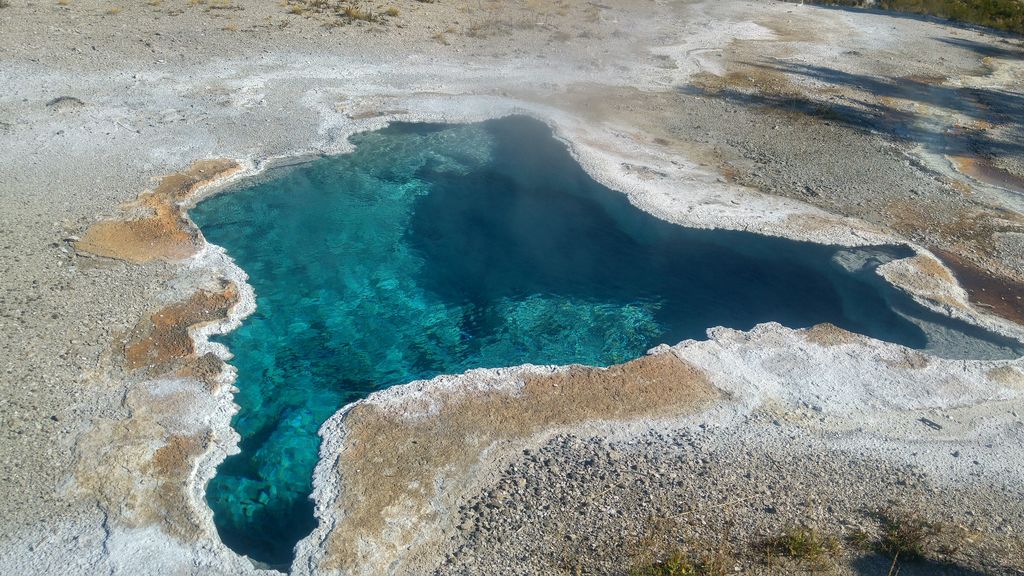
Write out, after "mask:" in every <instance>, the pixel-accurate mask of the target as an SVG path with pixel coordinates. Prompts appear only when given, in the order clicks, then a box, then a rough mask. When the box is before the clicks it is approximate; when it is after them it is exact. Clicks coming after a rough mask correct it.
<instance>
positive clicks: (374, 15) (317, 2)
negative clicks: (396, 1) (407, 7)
mask: <svg viewBox="0 0 1024 576" xmlns="http://www.w3.org/2000/svg"><path fill="white" fill-rule="evenodd" d="M282 5H283V6H284V7H285V8H286V10H287V12H288V13H289V14H293V15H296V16H305V17H311V18H319V19H322V20H324V21H325V22H324V24H325V25H326V26H338V25H342V24H348V23H356V22H385V21H387V20H388V19H390V18H397V17H398V16H399V15H400V14H401V11H400V10H399V9H398V8H396V7H394V6H370V5H369V4H368V3H365V2H360V1H359V0H285V1H284V2H283V3H282Z"/></svg>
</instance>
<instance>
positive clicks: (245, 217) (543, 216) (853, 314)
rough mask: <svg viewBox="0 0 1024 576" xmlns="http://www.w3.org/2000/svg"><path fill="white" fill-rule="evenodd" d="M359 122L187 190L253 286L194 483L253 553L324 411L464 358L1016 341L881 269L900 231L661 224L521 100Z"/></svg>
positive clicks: (284, 551) (296, 534)
mask: <svg viewBox="0 0 1024 576" xmlns="http://www.w3.org/2000/svg"><path fill="white" fill-rule="evenodd" d="M352 140H353V143H354V144H355V145H356V149H355V151H354V152H353V153H352V154H349V155H344V156H338V157H332V158H325V159H320V160H316V161H314V162H312V163H308V164H304V165H301V166H298V167H290V168H284V169H279V170H276V171H273V172H272V173H270V174H269V175H268V176H267V177H266V178H263V179H261V180H260V181H258V182H256V183H254V184H252V185H250V186H248V187H246V188H243V189H239V190H235V191H233V192H231V193H229V194H222V195H219V196H215V197H213V198H211V199H209V200H206V201H204V202H202V203H201V204H200V205H199V206H197V207H196V208H195V209H193V210H192V211H191V216H192V218H193V220H194V221H195V222H196V223H197V224H198V225H199V226H200V228H201V229H202V231H203V233H204V235H205V236H206V238H207V239H208V240H209V241H210V242H212V243H214V244H218V245H221V246H224V247H225V248H226V249H227V251H228V253H229V254H230V255H231V256H232V257H233V258H234V259H235V260H236V261H237V262H238V264H239V265H240V266H241V267H242V268H243V269H244V270H245V271H246V272H247V273H248V274H249V277H250V282H251V283H252V285H253V286H254V288H255V290H256V296H257V298H256V303H257V308H256V312H255V313H254V314H253V315H252V316H251V317H249V318H248V319H246V321H245V322H244V324H243V325H242V326H241V327H240V328H239V329H237V330H235V331H234V332H232V333H230V334H227V335H226V336H223V337H221V338H220V340H221V341H223V342H224V343H225V344H226V345H227V346H228V347H229V348H230V349H231V350H232V352H233V353H234V354H235V359H234V360H233V361H232V364H234V365H235V366H236V367H237V369H238V382H237V386H238V388H239V392H238V394H237V395H236V397H235V400H236V402H237V403H238V404H239V405H240V406H241V411H240V412H239V413H238V415H237V416H236V417H235V419H234V421H233V424H232V425H233V426H234V428H235V429H236V430H237V431H238V432H239V434H240V435H241V436H242V442H241V453H240V454H238V455H236V456H232V457H230V458H228V459H227V460H226V461H225V462H224V463H223V464H222V465H221V467H220V468H219V469H218V472H217V476H216V477H215V478H214V479H213V480H212V481H211V482H210V484H209V486H208V487H207V498H208V501H209V504H210V506H211V508H212V509H213V512H214V520H215V523H216V525H217V528H218V530H219V531H220V535H221V537H222V539H223V540H224V542H225V543H226V544H227V545H228V546H230V547H231V548H232V549H234V550H236V551H238V552H240V553H243V554H247V555H249V556H251V557H252V558H254V559H256V560H259V561H262V562H266V563H269V564H272V565H277V566H285V565H287V564H289V563H290V561H291V559H292V547H293V546H294V545H295V543H296V542H297V541H298V540H299V539H301V538H302V537H304V536H306V535H307V534H308V533H309V532H310V531H311V530H312V528H313V527H314V524H315V522H314V519H313V512H312V510H313V508H312V504H311V502H310V501H309V499H308V495H309V493H310V489H311V476H312V471H313V467H314V465H315V463H316V460H317V452H318V448H319V438H318V436H317V430H318V428H319V427H320V425H321V424H322V423H323V422H324V420H326V419H327V418H328V417H329V416H330V415H332V414H333V413H334V412H335V411H336V410H337V409H338V408H340V407H341V406H343V405H344V404H346V403H348V402H351V401H354V400H357V399H359V398H362V397H364V396H366V395H367V394H369V393H370V392H372V391H374V390H377V389H380V388H385V387H388V386H391V385H395V384H401V383H404V382H408V381H410V380H415V379H419V378H428V377H432V376H435V375H438V374H443V373H459V372H462V371H464V370H466V369H469V368H476V367H498V366H511V365H517V364H522V363H527V362H529V363H535V364H567V363H574V362H578V363H584V364H593V365H609V364H614V363H618V362H623V361H626V360H629V359H631V358H634V357H636V356H639V355H641V354H643V353H644V352H645V351H646V350H647V349H649V348H650V347H652V346H654V345H656V344H659V343H662V342H666V343H672V344H674V343H677V342H679V341H681V340H684V339H687V338H697V339H700V338H704V336H705V330H706V329H707V328H708V327H711V326H720V325H722V326H729V327H733V328H738V329H748V328H751V327H752V326H754V325H755V324H757V323H759V322H765V321H778V322H781V323H783V324H785V325H787V326H792V327H804V326H811V325H813V324H817V323H820V322H832V323H834V324H836V325H839V326H842V327H844V328H847V329H849V330H853V331H856V332H860V333H863V334H867V335H870V336H874V337H876V338H880V339H882V340H888V341H892V342H898V343H901V344H905V345H907V346H911V347H914V348H928V347H933V346H931V344H932V342H931V341H930V339H932V340H934V336H933V334H939V335H940V336H941V338H942V339H943V340H944V341H945V340H950V341H953V342H954V344H956V343H962V342H967V343H971V342H975V341H976V340H977V341H980V342H983V343H985V344H986V345H988V346H989V348H990V349H991V350H993V351H994V352H992V354H994V355H1000V354H1001V352H1000V351H1001V350H1005V351H1006V354H1005V355H1013V353H1014V351H1013V350H1012V347H1011V345H1010V344H1008V343H1007V342H1006V341H1004V340H1002V339H1000V338H997V337H994V336H990V335H987V334H985V333H982V332H980V331H978V330H975V329H972V328H970V327H969V326H966V325H963V324H960V323H956V322H952V321H949V320H946V319H943V318H941V317H938V316H937V315H935V314H931V313H929V312H927V311H926V310H924V309H922V308H920V307H918V306H916V305H915V304H913V303H912V302H911V301H910V300H909V299H908V298H906V297H904V296H902V295H900V294H898V293H897V292H896V291H894V290H892V289H891V288H889V287H888V286H887V285H886V284H884V283H883V282H881V281H880V280H879V279H878V278H877V275H876V274H875V273H874V271H873V270H874V268H875V267H876V266H877V265H878V264H880V263H881V262H884V261H886V260H889V259H891V258H893V257H902V256H907V255H909V254H910V252H909V251H908V250H906V249H902V248H896V247H881V248H875V249H870V250H852V251H851V250H846V251H840V250H839V249H837V248H834V247H828V246H818V245H812V244H806V243H799V242H794V241H789V240H783V239H777V238H768V237H763V236H757V235H753V234H747V233H739V232H726V231H701V230H691V229H686V228H682V227H679V226H675V225H672V224H668V223H666V222H663V221H661V220H658V219H656V218H654V217H653V216H650V215H648V214H646V213H644V212H641V211H640V210H637V209H636V208H634V207H632V206H631V205H630V204H629V202H628V200H627V199H626V197H625V196H624V195H623V194H620V193H617V192H614V191H611V190H609V189H607V188H605V187H603V186H601V185H599V184H597V183H596V182H594V181H593V180H591V179H590V177H589V176H587V175H586V173H584V172H583V170H582V169H581V168H580V167H579V166H578V165H577V164H576V163H575V162H574V161H573V160H572V158H571V157H570V156H569V154H568V152H567V151H566V149H565V147H564V146H563V145H562V144H561V143H559V142H558V141H556V140H555V139H554V138H553V137H552V136H551V133H550V131H549V130H548V128H547V127H546V126H544V125H543V124H541V123H539V122H537V121H534V120H530V119H526V118H521V117H519V118H507V119H502V120H495V121H490V122H485V123H482V124H473V125H461V126H441V125H423V124H418V125H396V126H392V127H390V128H388V129H386V130H382V131H378V132H373V133H367V134H361V135H358V136H356V137H353V139H352ZM842 263H845V266H844V265H841V264H842ZM851 270H852V271H851ZM933 327H938V329H937V330H933V329H932V328H933ZM923 328H924V329H923ZM950 335H952V336H950Z"/></svg>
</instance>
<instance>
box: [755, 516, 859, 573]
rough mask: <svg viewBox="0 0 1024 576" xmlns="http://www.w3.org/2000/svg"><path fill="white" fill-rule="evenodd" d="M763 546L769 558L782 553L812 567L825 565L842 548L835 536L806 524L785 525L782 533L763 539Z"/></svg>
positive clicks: (833, 558) (832, 559)
mask: <svg viewBox="0 0 1024 576" xmlns="http://www.w3.org/2000/svg"><path fill="white" fill-rule="evenodd" d="M763 548H764V550H765V553H766V554H767V555H768V557H769V558H773V557H775V556H777V555H782V556H785V557H786V558H789V559H791V560H796V561H797V562H800V563H802V564H806V565H808V566H809V567H812V568H821V567H824V566H826V565H827V564H828V563H830V562H832V561H834V560H835V559H836V557H837V556H839V554H840V552H841V550H842V549H841V546H840V543H839V539H838V538H837V537H835V536H833V535H831V534H829V535H826V534H822V533H821V532H819V531H817V530H815V529H814V528H809V527H806V526H789V527H787V528H786V529H785V530H784V531H783V532H782V534H780V535H778V536H774V537H772V538H769V539H767V540H765V541H764V542H763Z"/></svg>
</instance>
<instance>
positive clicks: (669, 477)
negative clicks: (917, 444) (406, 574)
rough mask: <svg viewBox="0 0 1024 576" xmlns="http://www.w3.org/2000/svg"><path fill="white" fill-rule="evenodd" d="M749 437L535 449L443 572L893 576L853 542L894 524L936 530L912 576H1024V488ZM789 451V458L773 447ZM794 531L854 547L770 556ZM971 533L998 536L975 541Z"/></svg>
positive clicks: (481, 507) (571, 443)
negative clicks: (966, 483)
mask: <svg viewBox="0 0 1024 576" xmlns="http://www.w3.org/2000/svg"><path fill="white" fill-rule="evenodd" d="M747 426H748V429H747V430H746V433H747V434H748V437H746V438H742V439H736V441H733V442H730V441H723V438H722V435H721V433H720V431H719V430H716V429H714V428H707V429H701V428H694V429H690V430H684V431H679V432H675V433H671V434H664V433H660V432H650V433H647V434H643V435H640V436H639V437H637V438H634V439H630V440H627V441H615V440H611V441H609V440H606V439H605V438H602V437H578V436H571V435H569V436H558V437H555V438H553V439H552V440H550V441H549V442H547V443H546V444H544V445H543V446H542V447H541V448H540V449H539V450H526V451H524V455H523V458H522V459H521V460H519V461H518V462H516V463H515V464H512V465H510V466H508V467H507V468H506V469H505V470H504V471H503V472H502V474H501V476H500V479H499V480H497V481H496V482H495V483H493V484H492V485H491V486H490V487H489V488H488V489H487V490H486V491H485V492H484V493H482V494H481V495H479V496H478V497H477V498H474V499H472V500H470V501H469V502H467V503H466V504H465V505H464V506H463V508H462V511H461V516H460V524H459V526H460V530H461V531H462V534H461V535H460V537H459V538H458V539H457V541H458V545H457V546H456V547H454V551H453V552H451V554H450V555H449V556H448V558H447V559H446V562H445V564H444V565H443V566H442V567H441V568H439V569H438V570H437V571H436V572H435V573H436V574H626V573H629V571H630V570H632V569H636V568H638V567H642V566H646V565H650V564H651V563H652V562H654V561H657V560H659V559H661V558H662V557H667V556H669V555H671V554H672V553H673V552H678V551H685V552H688V553H690V554H693V555H695V556H696V557H700V556H701V555H715V554H718V553H721V551H722V550H725V551H726V552H725V558H727V563H728V566H727V567H728V569H729V570H730V571H732V570H735V571H736V572H740V573H745V574H753V573H763V574H777V573H781V572H783V571H785V570H794V571H803V570H806V569H808V568H816V569H817V570H820V571H822V572H827V573H843V574H884V573H885V572H886V571H887V570H888V568H889V566H890V565H891V560H890V559H888V558H886V556H885V555H884V554H880V553H877V552H873V551H869V550H870V546H864V545H853V544H849V543H847V542H849V540H851V539H854V538H856V537H857V535H858V534H859V533H861V532H863V533H865V534H867V535H868V536H867V537H868V538H869V539H871V540H875V539H878V538H879V537H880V536H879V535H880V533H881V532H882V530H883V528H882V527H883V525H884V524H883V521H882V520H881V518H883V517H885V516H886V515H889V516H890V517H892V518H906V517H914V516H916V517H918V518H919V519H923V520H925V521H927V522H930V523H932V524H933V525H934V526H935V530H936V531H937V533H936V534H934V535H932V536H930V539H929V542H928V544H927V550H928V553H927V554H926V559H922V560H919V561H912V562H906V563H904V564H901V566H902V569H901V574H975V573H985V574H1020V573H1021V570H1022V569H1024V564H1022V563H1021V562H1022V560H1024V559H1022V558H1021V556H1020V555H1019V554H1020V547H1019V542H1016V544H1018V546H1017V549H1016V550H1014V549H1013V544H1014V543H1015V542H1014V541H1015V539H1016V538H1017V533H1015V532H1014V530H1015V529H1019V527H1020V526H1022V525H1024V507H1021V506H1019V505H1013V506H1012V507H1010V508H1007V507H1005V505H1006V503H1019V502H1020V501H1021V496H1022V493H1021V489H1020V487H1019V486H1014V487H1009V486H1000V485H992V484H988V483H987V482H985V481H984V480H982V481H979V482H978V484H977V485H975V486H974V487H972V488H971V489H969V490H964V489H962V488H956V487H947V486H942V485H941V483H940V484H937V483H935V482H934V481H933V479H932V478H930V477H929V476H928V475H927V474H926V473H925V472H923V471H921V470H919V469H917V468H916V467H915V466H913V465H911V464H907V465H903V466H893V465H891V464H888V463H884V462H880V461H877V460H873V459H872V458H870V456H869V455H863V454H850V453H844V452H840V451H835V450H829V449H826V448H825V447H824V446H823V443H822V441H821V439H819V438H815V437H813V436H808V435H806V434H804V433H802V432H801V431H799V430H794V429H785V428H781V427H778V426H773V425H772V424H771V423H770V422H766V421H764V419H762V421H760V422H758V421H756V420H754V421H751V422H748V423H747ZM778 440H783V441H784V442H785V445H786V446H787V449H786V450H785V451H784V452H775V451H770V450H766V446H771V445H776V442H775V441H778ZM794 526H803V527H808V528H810V529H813V530H816V531H817V532H818V533H819V534H821V535H822V536H823V537H825V536H834V537H836V538H837V539H838V540H839V541H841V542H844V543H845V544H844V546H843V547H842V549H841V550H840V551H838V552H836V553H834V554H833V555H830V556H829V557H828V558H826V559H824V560H823V561H820V562H814V563H811V564H808V563H803V564H801V563H800V562H792V561H788V560H787V559H786V558H785V556H784V554H782V553H778V552H777V553H776V556H774V557H772V556H771V555H770V554H768V553H766V552H765V551H764V550H763V549H761V548H760V547H759V546H758V544H759V543H764V542H768V541H769V540H770V538H772V537H777V536H779V535H780V534H783V533H784V532H785V530H786V529H787V528H790V527H794ZM967 534H975V535H976V534H985V535H993V536H994V538H993V540H992V541H975V542H970V543H968V539H967V537H966V536H965V535H967ZM1011 551H1012V552H1011ZM1013 553H1016V556H1013V555H1012V554H1013Z"/></svg>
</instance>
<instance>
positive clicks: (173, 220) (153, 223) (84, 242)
mask: <svg viewBox="0 0 1024 576" xmlns="http://www.w3.org/2000/svg"><path fill="white" fill-rule="evenodd" d="M241 169H242V167H241V166H240V165H239V164H238V163H237V162H235V161H234V160H226V159H216V160H200V161H197V162H194V163H193V164H192V165H191V166H190V167H189V168H188V169H187V170H184V171H182V172H178V173H175V174H170V175H168V176H165V177H164V178H163V179H162V180H160V183H159V184H158V185H157V187H156V188H155V189H154V190H152V191H151V192H144V193H143V194H141V195H140V196H139V198H138V199H137V200H136V201H134V202H132V203H130V204H128V205H126V206H125V207H124V208H125V209H129V210H131V209H143V210H146V211H148V212H150V214H149V215H148V216H144V217H141V218H136V219H130V220H105V221H102V222H97V223H96V224H94V225H92V226H91V227H90V228H89V229H88V230H86V232H85V234H84V235H83V236H82V239H81V240H79V241H78V242H76V243H75V249H77V250H79V251H81V252H87V253H90V254H95V255H97V256H104V257H107V258H116V259H119V260H127V261H129V262H135V263H145V262H150V261H153V260H171V261H173V260H183V259H185V258H188V257H190V256H192V255H193V254H195V253H196V251H197V250H198V248H199V240H198V233H197V231H196V230H194V229H193V227H191V226H190V225H189V223H188V220H187V219H186V218H185V216H184V213H183V209H182V207H181V203H182V202H184V201H185V200H188V199H189V198H191V197H192V195H194V194H195V193H196V192H197V191H198V190H199V189H200V188H202V187H203V186H206V185H209V184H211V183H213V182H216V181H218V180H221V179H224V178H227V177H229V176H231V175H232V174H235V173H237V172H238V171H239V170H241Z"/></svg>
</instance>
